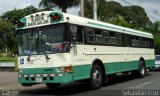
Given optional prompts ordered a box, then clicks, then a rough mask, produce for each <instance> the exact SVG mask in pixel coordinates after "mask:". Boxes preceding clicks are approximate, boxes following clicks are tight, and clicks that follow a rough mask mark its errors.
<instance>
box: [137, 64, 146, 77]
mask: <svg viewBox="0 0 160 96" xmlns="http://www.w3.org/2000/svg"><path fill="white" fill-rule="evenodd" d="M145 74H146V68H145V64H144V61H140V62H139V70H138V75H139V77H140V78H143V77H144V76H145Z"/></svg>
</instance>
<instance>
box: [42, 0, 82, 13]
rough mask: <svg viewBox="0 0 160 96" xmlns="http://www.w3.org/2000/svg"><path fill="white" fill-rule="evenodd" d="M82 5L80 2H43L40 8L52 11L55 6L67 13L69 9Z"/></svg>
mask: <svg viewBox="0 0 160 96" xmlns="http://www.w3.org/2000/svg"><path fill="white" fill-rule="evenodd" d="M79 4H80V0H65V1H64V0H41V2H40V3H39V7H42V8H45V9H49V10H51V9H52V8H53V7H54V6H58V7H59V9H62V12H65V13H66V12H67V8H71V7H76V6H78V5H79Z"/></svg>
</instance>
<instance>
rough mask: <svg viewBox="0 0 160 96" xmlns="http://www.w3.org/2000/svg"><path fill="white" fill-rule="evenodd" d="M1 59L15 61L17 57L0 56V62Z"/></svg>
mask: <svg viewBox="0 0 160 96" xmlns="http://www.w3.org/2000/svg"><path fill="white" fill-rule="evenodd" d="M1 61H17V58H15V57H14V58H13V57H0V62H1Z"/></svg>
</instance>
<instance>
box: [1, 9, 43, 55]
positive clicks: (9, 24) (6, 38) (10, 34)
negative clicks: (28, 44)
mask: <svg viewBox="0 0 160 96" xmlns="http://www.w3.org/2000/svg"><path fill="white" fill-rule="evenodd" d="M38 11H41V10H39V9H37V8H35V7H33V6H28V7H26V8H24V9H18V10H17V9H14V10H12V11H7V12H6V13H4V14H3V15H2V16H1V17H0V18H1V19H0V26H1V27H0V52H3V51H5V50H6V48H7V49H8V51H9V53H11V54H13V53H14V54H16V53H17V50H18V48H17V38H16V36H15V34H14V30H15V29H14V24H15V21H16V20H18V19H20V18H22V17H24V16H26V15H29V14H32V13H35V12H38Z"/></svg>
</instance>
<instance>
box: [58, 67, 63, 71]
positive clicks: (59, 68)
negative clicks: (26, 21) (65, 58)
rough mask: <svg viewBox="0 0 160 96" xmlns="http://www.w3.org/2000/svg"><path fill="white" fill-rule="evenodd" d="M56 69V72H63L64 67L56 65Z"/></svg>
mask: <svg viewBox="0 0 160 96" xmlns="http://www.w3.org/2000/svg"><path fill="white" fill-rule="evenodd" d="M56 71H57V72H64V67H58V68H56Z"/></svg>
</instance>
